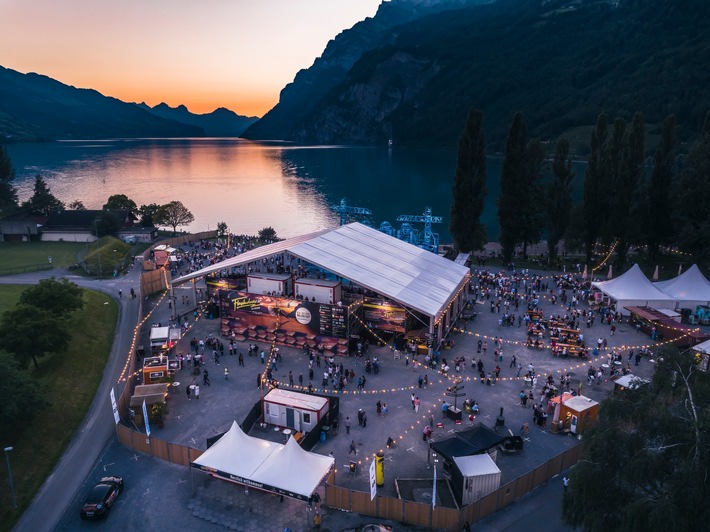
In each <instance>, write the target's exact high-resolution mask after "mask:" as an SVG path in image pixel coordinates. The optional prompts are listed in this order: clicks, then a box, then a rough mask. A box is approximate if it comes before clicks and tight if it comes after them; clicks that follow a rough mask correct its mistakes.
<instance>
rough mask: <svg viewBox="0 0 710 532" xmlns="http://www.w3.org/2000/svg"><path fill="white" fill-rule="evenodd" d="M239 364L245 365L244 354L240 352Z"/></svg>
mask: <svg viewBox="0 0 710 532" xmlns="http://www.w3.org/2000/svg"><path fill="white" fill-rule="evenodd" d="M239 365H240V366H242V367H244V355H243V354H241V353H239Z"/></svg>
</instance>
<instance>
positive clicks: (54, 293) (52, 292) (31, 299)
mask: <svg viewBox="0 0 710 532" xmlns="http://www.w3.org/2000/svg"><path fill="white" fill-rule="evenodd" d="M20 303H21V304H25V305H32V306H33V307H37V308H39V309H44V310H46V311H48V312H50V313H52V314H53V315H54V316H57V317H67V316H68V315H69V314H71V313H72V312H74V311H75V310H78V309H80V308H84V289H83V288H81V287H79V286H78V285H76V284H74V283H72V282H71V281H69V280H68V279H59V280H57V279H56V278H55V277H50V278H49V279H42V280H40V282H39V284H36V285H34V286H32V287H30V288H28V289H27V290H24V291H23V292H22V294H20Z"/></svg>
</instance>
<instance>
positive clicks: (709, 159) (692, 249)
mask: <svg viewBox="0 0 710 532" xmlns="http://www.w3.org/2000/svg"><path fill="white" fill-rule="evenodd" d="M705 124H706V126H705V127H703V130H702V132H701V137H700V138H699V139H698V141H697V142H696V143H695V144H694V145H693V147H692V148H691V150H690V153H688V156H687V157H686V158H685V161H684V164H683V170H682V172H681V174H680V178H679V179H678V182H677V184H676V186H675V187H674V188H675V190H674V194H673V197H675V209H674V210H675V216H676V221H675V223H676V224H677V227H678V232H677V242H678V245H679V247H680V248H681V249H682V250H683V251H686V252H688V253H692V254H693V255H694V256H695V259H696V260H702V261H707V260H708V259H710V112H709V113H708V114H707V118H706V120H705Z"/></svg>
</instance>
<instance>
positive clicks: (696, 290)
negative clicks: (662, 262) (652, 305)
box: [653, 264, 710, 310]
mask: <svg viewBox="0 0 710 532" xmlns="http://www.w3.org/2000/svg"><path fill="white" fill-rule="evenodd" d="M653 285H654V286H655V287H656V288H658V289H659V290H662V291H663V292H665V293H666V294H668V295H669V296H671V297H673V298H675V300H676V301H677V302H678V304H679V305H680V306H681V307H689V308H692V309H693V310H695V306H697V305H710V281H708V280H707V279H706V277H705V276H704V275H703V274H702V272H701V271H700V268H698V265H697V264H693V265H692V266H691V267H690V268H688V269H687V270H686V271H684V272H683V273H682V274H681V275H679V276H678V277H675V278H673V279H670V280H668V281H661V282H659V283H653Z"/></svg>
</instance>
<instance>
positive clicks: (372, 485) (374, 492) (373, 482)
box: [370, 460, 377, 501]
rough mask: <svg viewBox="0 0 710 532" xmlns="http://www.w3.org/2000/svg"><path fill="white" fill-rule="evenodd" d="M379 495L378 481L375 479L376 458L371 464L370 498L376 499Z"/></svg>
mask: <svg viewBox="0 0 710 532" xmlns="http://www.w3.org/2000/svg"><path fill="white" fill-rule="evenodd" d="M375 495H377V481H376V480H375V460H373V461H372V463H371V464H370V500H371V501H372V500H374V499H375Z"/></svg>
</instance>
